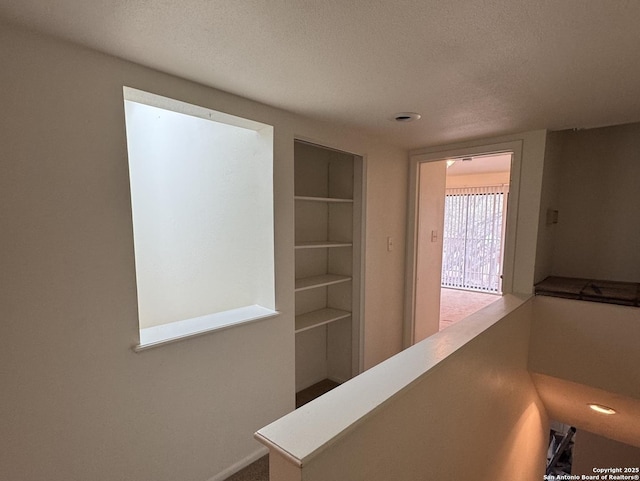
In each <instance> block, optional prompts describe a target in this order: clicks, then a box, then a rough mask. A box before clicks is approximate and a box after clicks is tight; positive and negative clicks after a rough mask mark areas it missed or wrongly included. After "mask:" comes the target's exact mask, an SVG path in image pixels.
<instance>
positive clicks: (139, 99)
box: [122, 86, 273, 132]
mask: <svg viewBox="0 0 640 481" xmlns="http://www.w3.org/2000/svg"><path fill="white" fill-rule="evenodd" d="M122 91H123V95H124V99H125V100H129V101H131V102H136V103H139V104H144V105H150V106H151V107H157V108H160V109H164V110H171V111H173V112H178V113H181V114H185V115H191V116H192V117H199V118H201V119H204V120H212V121H214V122H220V123H223V124H227V125H233V126H234V127H240V128H242V129H247V130H254V131H256V132H259V131H261V130H262V129H265V128H269V129H273V127H272V126H271V125H267V124H263V123H261V122H256V121H255V120H249V119H244V118H242V117H237V116H235V115H231V114H227V113H224V112H219V111H217V110H213V109H209V108H207V107H200V106H199V105H193V104H189V103H187V102H182V101H181V100H175V99H171V98H169V97H163V96H162V95H156V94H152V93H150V92H145V91H144V90H138V89H134V88H132V87H126V86H125V87H123V88H122Z"/></svg>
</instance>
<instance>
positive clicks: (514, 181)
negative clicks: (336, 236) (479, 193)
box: [403, 140, 523, 348]
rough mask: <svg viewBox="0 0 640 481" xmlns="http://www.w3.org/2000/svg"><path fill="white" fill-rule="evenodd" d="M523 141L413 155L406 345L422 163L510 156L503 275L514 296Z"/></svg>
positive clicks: (411, 320) (410, 339)
mask: <svg viewBox="0 0 640 481" xmlns="http://www.w3.org/2000/svg"><path fill="white" fill-rule="evenodd" d="M522 145H523V142H522V140H513V141H507V142H499V143H491V144H484V145H478V146H473V147H463V148H453V149H444V150H441V151H435V152H427V153H419V154H413V155H411V156H410V157H409V200H408V212H407V256H406V257H407V258H406V277H405V286H406V289H405V309H404V313H405V314H404V326H403V327H404V329H403V345H404V347H405V348H406V347H409V346H411V345H413V344H414V342H415V337H414V326H415V304H416V271H417V268H416V262H417V257H418V256H417V248H418V243H417V235H418V195H419V188H418V186H419V180H420V179H419V164H421V163H423V162H435V161H439V160H460V159H462V158H463V157H474V156H482V155H489V154H504V153H511V154H512V158H511V172H510V180H509V197H508V201H507V220H506V223H507V226H506V229H505V241H504V264H503V272H502V276H503V278H502V294H503V295H505V294H511V293H513V285H514V265H515V257H516V239H517V226H518V206H519V197H520V173H521V170H522Z"/></svg>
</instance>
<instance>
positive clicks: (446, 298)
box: [440, 288, 500, 330]
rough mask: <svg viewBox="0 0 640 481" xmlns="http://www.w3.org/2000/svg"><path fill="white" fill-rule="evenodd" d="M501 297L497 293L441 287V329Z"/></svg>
mask: <svg viewBox="0 0 640 481" xmlns="http://www.w3.org/2000/svg"><path fill="white" fill-rule="evenodd" d="M498 299H500V296H499V295H496V294H485V293H484V292H475V291H462V290H458V289H444V288H443V289H441V294H440V330H442V329H444V328H446V327H449V326H451V325H452V324H455V323H456V322H458V321H461V320H462V319H464V318H465V317H467V316H469V315H471V314H473V313H474V312H476V311H479V310H480V309H482V308H483V307H485V306H488V305H489V304H491V303H492V302H495V301H497V300H498Z"/></svg>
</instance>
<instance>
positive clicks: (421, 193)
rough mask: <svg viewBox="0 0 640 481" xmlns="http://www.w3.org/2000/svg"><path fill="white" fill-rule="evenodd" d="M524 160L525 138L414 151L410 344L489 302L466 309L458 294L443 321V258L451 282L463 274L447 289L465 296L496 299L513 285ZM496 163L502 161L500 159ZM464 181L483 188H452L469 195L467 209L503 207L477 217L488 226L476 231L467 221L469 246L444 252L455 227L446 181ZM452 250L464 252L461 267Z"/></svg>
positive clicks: (462, 195) (460, 254)
mask: <svg viewBox="0 0 640 481" xmlns="http://www.w3.org/2000/svg"><path fill="white" fill-rule="evenodd" d="M469 159H471V160H469ZM521 162H522V141H520V140H513V141H506V142H502V143H495V144H484V145H483V144H478V145H475V146H468V147H460V148H452V149H450V150H433V151H431V152H429V151H426V152H424V153H416V154H414V155H412V156H411V163H410V184H409V219H410V220H409V225H408V229H409V230H408V240H407V294H406V306H405V340H404V342H405V346H410V345H412V344H415V343H416V342H419V341H421V340H423V339H425V338H427V337H429V336H431V335H433V334H436V333H437V332H438V331H439V330H440V329H441V327H442V328H444V327H448V326H449V325H451V324H453V323H455V322H457V321H458V320H461V319H463V318H465V317H467V316H469V315H470V314H471V313H472V312H474V311H475V310H478V309H481V308H482V307H484V305H486V304H483V303H481V304H480V305H479V306H478V305H477V303H476V306H475V307H474V309H472V310H471V311H466V310H463V303H462V302H461V301H460V300H459V299H458V300H456V302H455V304H453V305H455V306H456V309H458V310H459V312H458V313H457V315H456V316H453V315H452V314H451V313H450V312H451V311H449V314H446V315H445V316H443V318H442V319H443V321H449V322H443V324H442V326H441V325H440V319H441V315H440V314H441V313H440V306H441V293H442V291H443V275H442V274H443V266H444V270H445V274H447V275H448V280H446V281H445V282H447V283H451V282H453V281H451V279H452V278H455V277H457V278H459V279H461V280H460V281H459V282H460V284H461V285H456V286H453V285H445V289H446V292H447V293H450V294H454V295H457V297H460V296H461V295H463V296H464V295H465V294H466V295H467V296H466V297H470V296H471V295H474V296H475V297H478V296H489V300H490V301H495V300H497V299H499V298H500V296H501V295H504V294H510V293H512V292H513V288H514V280H515V278H514V272H515V269H514V266H515V259H516V239H517V236H516V228H517V225H518V205H519V200H518V199H519V190H520V189H519V187H520V171H521ZM498 164H501V165H500V166H499V167H498ZM456 174H458V175H456ZM480 187H482V188H484V190H482V189H480ZM466 188H474V189H477V190H475V191H474V190H471V191H453V190H450V191H449V194H450V199H449V200H450V201H452V202H450V203H453V197H455V196H456V195H457V196H458V197H459V198H458V199H457V200H458V201H460V200H465V201H466V203H467V212H466V214H465V215H466V216H467V217H469V211H471V212H472V214H473V215H472V216H471V217H476V215H475V213H477V212H479V211H481V210H482V209H481V208H480V206H482V205H484V210H485V211H487V212H493V211H494V210H497V211H499V212H501V217H500V221H499V222H497V221H495V220H494V221H493V223H490V224H489V225H486V224H487V223H486V222H484V223H483V222H480V221H478V224H479V225H482V226H483V228H482V229H480V227H478V229H475V227H474V229H475V230H477V231H478V232H480V234H482V235H480V234H479V235H476V234H475V233H474V234H473V235H471V236H469V235H468V234H469V232H470V231H473V230H474V229H470V227H469V226H468V225H467V223H465V224H464V225H465V228H464V230H465V231H466V233H467V236H466V238H465V239H464V240H463V241H461V242H463V244H460V245H462V246H463V247H459V248H458V249H457V250H456V249H455V248H453V250H449V251H448V252H447V253H446V256H447V259H446V260H444V259H443V248H444V238H445V235H446V236H449V237H450V236H451V235H452V233H451V232H450V231H451V229H449V231H447V233H446V234H445V204H446V201H447V189H466ZM472 200H473V202H472ZM507 205H508V208H507ZM473 211H475V213H474V212H473ZM485 214H486V212H485ZM480 217H482V216H480ZM484 217H485V221H486V218H487V217H489V218H491V217H490V216H488V214H486V215H485V216H484ZM461 224H462V223H461ZM485 226H486V233H485V229H484V227H485ZM476 237H477V238H476ZM496 245H498V246H500V252H499V253H497V254H496V253H495V252H493V253H492V254H489V255H488V256H485V260H484V261H478V259H477V257H478V256H477V252H478V251H482V250H485V251H487V252H491V250H490V249H489V247H490V246H496ZM452 256H454V257H455V256H457V257H458V258H459V259H458V260H459V261H461V262H462V267H460V264H458V267H457V268H454V267H453V264H452V263H451V262H450V261H451V259H450V258H451V257H452ZM454 269H458V271H459V272H457V273H456V272H454ZM465 279H466V280H465ZM480 281H482V282H480ZM450 297H451V296H450ZM447 301H448V300H447V299H444V301H443V302H442V304H443V307H444V306H445V305H449V306H451V305H452V303H451V302H447ZM487 303H489V302H487Z"/></svg>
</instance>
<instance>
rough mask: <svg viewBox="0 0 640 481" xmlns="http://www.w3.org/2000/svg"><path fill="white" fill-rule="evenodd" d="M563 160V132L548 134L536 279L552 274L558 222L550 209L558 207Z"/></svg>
mask: <svg viewBox="0 0 640 481" xmlns="http://www.w3.org/2000/svg"><path fill="white" fill-rule="evenodd" d="M561 162H562V134H561V133H558V132H549V133H548V134H547V142H546V151H545V154H544V171H543V175H542V189H541V193H540V214H539V218H538V245H537V248H536V267H535V275H534V281H535V282H536V283H537V282H540V281H542V280H543V279H545V278H546V277H547V276H549V275H551V271H552V269H553V249H554V244H555V236H556V233H557V228H558V224H554V223H553V220H552V218H549V217H548V215H549V214H548V213H549V211H554V210H557V209H558V193H559V192H558V191H559V186H558V183H559V176H560V165H561Z"/></svg>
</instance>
